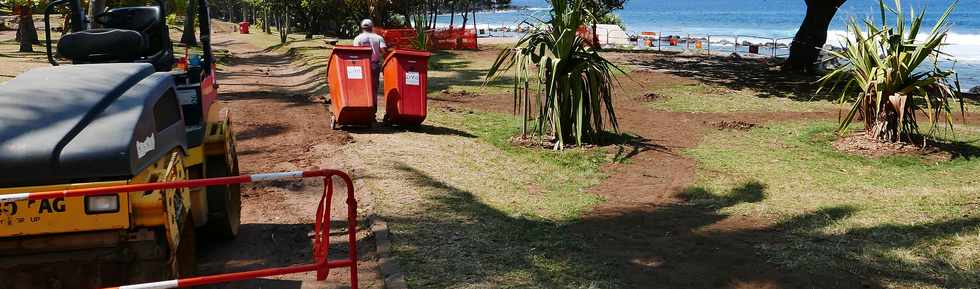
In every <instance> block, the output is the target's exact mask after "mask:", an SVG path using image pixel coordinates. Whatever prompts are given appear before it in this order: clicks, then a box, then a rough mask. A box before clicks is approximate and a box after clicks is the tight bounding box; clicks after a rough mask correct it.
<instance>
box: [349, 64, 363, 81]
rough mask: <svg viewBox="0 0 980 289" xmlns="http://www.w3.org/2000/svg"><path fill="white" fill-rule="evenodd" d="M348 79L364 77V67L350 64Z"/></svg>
mask: <svg viewBox="0 0 980 289" xmlns="http://www.w3.org/2000/svg"><path fill="white" fill-rule="evenodd" d="M347 79H364V69H361V67H360V66H348V67H347Z"/></svg>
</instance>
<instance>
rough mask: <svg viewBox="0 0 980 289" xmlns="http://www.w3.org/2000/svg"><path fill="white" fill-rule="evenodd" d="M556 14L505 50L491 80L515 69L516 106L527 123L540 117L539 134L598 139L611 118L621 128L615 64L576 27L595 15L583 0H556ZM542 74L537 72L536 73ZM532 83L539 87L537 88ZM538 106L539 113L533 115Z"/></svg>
mask: <svg viewBox="0 0 980 289" xmlns="http://www.w3.org/2000/svg"><path fill="white" fill-rule="evenodd" d="M551 4H552V15H551V19H549V20H547V21H543V20H537V21H536V22H538V23H539V24H541V25H531V26H532V27H533V28H532V29H531V31H530V32H528V33H527V34H525V35H524V36H523V37H522V38H521V39H520V40H519V41H518V42H517V43H516V44H515V45H514V46H513V47H511V48H507V49H504V50H502V51H500V54H499V55H498V56H497V59H496V61H494V63H493V66H491V67H490V71H489V72H488V73H487V78H486V79H487V82H489V81H492V80H493V79H495V78H496V77H499V76H501V75H503V74H504V73H505V72H507V71H511V70H513V72H514V106H515V109H517V108H518V106H519V107H520V110H521V111H523V112H524V128H523V131H522V133H524V134H525V136H526V134H527V126H528V123H529V122H531V119H532V118H536V119H537V126H536V129H535V131H534V133H535V134H537V135H539V136H541V135H548V136H554V138H555V139H554V140H555V148H558V149H560V148H563V147H564V146H565V145H566V144H576V145H581V144H583V143H585V142H588V141H591V140H595V139H596V137H598V136H599V134H600V133H602V132H603V131H604V130H605V122H606V121H607V120H608V123H609V124H610V125H611V128H612V129H613V130H614V131H618V129H619V126H618V124H617V122H616V113H615V110H614V109H613V102H612V88H613V87H612V85H613V81H614V80H615V79H614V78H613V70H614V69H615V70H619V68H617V67H616V66H615V65H613V64H612V63H611V62H609V61H608V60H606V59H605V58H603V57H602V56H601V55H599V53H598V51H596V50H594V49H592V48H590V47H588V46H587V45H585V39H584V38H582V37H581V36H580V35H579V34H577V33H576V32H577V31H578V29H579V27H582V26H583V25H585V24H588V22H587V21H589V20H591V18H590V17H591V15H593V14H592V13H590V12H589V11H588V9H587V6H586V5H584V4H585V1H583V0H553V1H551ZM535 74H536V77H534V76H535ZM532 84H535V85H533V86H534V87H535V88H536V90H537V91H535V92H532V91H531V88H532ZM532 107H535V108H537V115H536V116H533V117H532V116H531V115H529V113H530V112H529V111H530V110H531V108H532Z"/></svg>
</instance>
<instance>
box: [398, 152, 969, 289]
mask: <svg viewBox="0 0 980 289" xmlns="http://www.w3.org/2000/svg"><path fill="white" fill-rule="evenodd" d="M397 169H398V170H400V171H402V172H404V173H407V174H408V175H410V176H411V177H409V179H410V180H411V181H413V182H414V183H415V185H416V186H417V187H419V188H421V189H422V190H421V191H431V192H435V193H431V194H428V195H423V198H424V199H425V200H424V201H423V202H422V203H421V206H420V207H419V208H417V209H414V213H408V214H399V215H393V216H385V218H386V219H388V220H390V222H389V226H391V227H393V228H395V229H393V230H394V231H395V233H396V235H395V238H396V239H395V240H396V248H398V249H396V252H397V256H398V258H399V263H400V264H402V266H403V268H407V270H408V271H407V276H408V278H409V281H410V283H411V284H412V285H413V286H416V287H419V288H458V287H465V286H475V285H479V286H487V287H496V286H503V284H507V285H509V286H517V287H544V288H568V287H593V288H883V287H884V284H883V283H880V282H882V281H881V280H883V279H886V278H887V279H889V280H899V281H914V282H925V283H927V284H933V285H938V286H949V285H959V286H964V285H967V287H969V285H968V283H962V282H961V283H956V282H957V281H955V280H942V279H939V278H936V277H935V276H929V275H928V273H926V272H911V271H910V272H890V271H886V270H880V269H881V267H880V265H879V264H880V263H892V264H895V263H897V262H899V261H897V260H895V259H894V258H893V257H889V256H888V255H886V254H880V255H874V258H870V259H866V260H865V259H860V260H855V258H847V256H834V257H835V258H836V259H835V260H840V259H841V258H843V260H846V261H842V262H847V263H848V266H846V267H847V268H856V269H855V270H854V271H850V270H849V271H843V270H842V269H841V267H838V266H833V265H830V264H810V265H814V266H813V267H787V266H781V265H777V264H774V263H773V262H774V260H772V259H771V258H770V257H769V256H768V255H765V254H764V253H763V252H762V251H763V249H761V248H762V247H777V248H783V249H781V250H784V251H785V252H781V253H785V254H787V255H788V256H789V257H790V258H800V257H805V256H808V255H811V254H815V253H817V254H819V253H821V252H819V251H818V252H812V251H805V250H799V249H794V248H786V247H787V246H782V247H780V246H779V245H778V244H780V243H784V242H786V241H785V239H787V238H789V237H799V236H803V237H805V238H819V239H820V240H824V241H820V242H826V243H827V244H846V245H848V246H850V247H848V248H847V249H849V250H854V251H857V252H860V251H861V250H865V249H870V248H871V247H880V248H883V249H886V250H890V249H902V248H909V247H911V246H913V245H915V244H917V243H918V242H924V241H928V240H935V239H939V238H943V237H947V236H951V235H955V234H959V233H963V232H966V231H969V230H971V229H973V228H976V226H978V225H980V219H978V218H973V219H961V220H950V221H943V222H935V223H929V224H921V225H900V226H898V225H879V226H875V227H869V228H859V229H852V230H850V231H849V232H848V233H846V234H843V235H830V234H826V233H823V232H822V231H821V230H822V229H823V228H825V227H827V226H829V225H831V224H833V223H835V222H837V221H840V220H843V219H846V218H848V217H850V216H851V215H853V214H855V213H856V212H857V211H858V209H857V208H853V207H847V206H839V207H830V208H823V209H820V210H817V211H814V212H809V213H804V214H801V215H799V216H797V217H794V218H792V219H790V220H787V221H785V222H780V223H777V224H766V223H759V222H758V221H757V220H754V219H751V218H748V217H743V216H740V215H734V216H733V215H729V214H727V213H724V212H723V211H722V209H725V208H729V207H732V206H735V205H738V204H742V203H754V202H760V201H762V200H764V199H765V198H766V186H765V184H762V183H759V182H746V183H743V184H741V185H739V186H737V187H736V188H734V189H732V190H731V191H728V192H723V193H718V192H712V191H710V190H707V189H705V188H697V187H694V188H689V189H686V190H684V191H681V192H678V193H677V196H679V197H680V199H681V200H682V201H681V202H677V203H669V204H663V205H636V206H631V207H625V208H624V207H602V206H600V208H599V209H597V210H596V211H595V212H593V213H591V214H589V215H587V216H586V217H584V218H581V219H578V220H573V221H571V222H562V221H552V220H546V219H540V218H536V217H534V216H526V215H520V214H515V213H509V212H505V211H501V210H498V209H496V208H494V207H491V206H489V205H487V204H486V203H484V201H483V200H482V199H481V197H478V196H477V195H475V194H473V193H472V192H468V191H465V190H462V189H460V188H457V187H455V186H453V185H451V184H448V183H445V182H442V181H440V180H437V179H434V178H433V177H431V176H429V175H427V174H425V173H424V172H422V171H420V170H418V169H416V168H413V167H410V166H407V165H401V166H399V167H397ZM882 235H887V236H899V235H901V237H899V239H898V240H900V241H892V240H878V239H877V238H880V237H876V236H882ZM774 244H777V245H774ZM847 252H852V251H847ZM883 252H884V251H883ZM941 261H942V260H941V259H940V258H939V257H936V259H934V260H930V261H929V262H941ZM823 265H826V266H823ZM814 268H816V269H814ZM501 276H525V278H526V279H527V280H521V279H519V278H518V279H507V278H504V279H506V280H503V281H501V280H502V279H501V278H502V277H501ZM582 280H590V281H591V282H592V283H587V284H582V283H579V282H582ZM497 282H505V283H502V284H499V283H497ZM506 282H518V283H517V284H516V285H515V283H506Z"/></svg>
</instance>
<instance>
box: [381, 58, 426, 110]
mask: <svg viewBox="0 0 980 289" xmlns="http://www.w3.org/2000/svg"><path fill="white" fill-rule="evenodd" d="M431 55H432V54H431V53H428V52H424V51H416V50H405V49H398V50H395V51H393V52H392V53H390V54H388V57H387V58H385V62H384V80H385V86H384V87H385V90H384V91H385V117H384V120H385V122H386V123H391V124H396V125H403V126H414V125H420V124H422V122H423V121H425V117H426V114H427V106H426V101H427V95H426V94H427V90H428V82H429V81H428V73H429V56H431Z"/></svg>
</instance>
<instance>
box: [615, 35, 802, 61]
mask: <svg viewBox="0 0 980 289" xmlns="http://www.w3.org/2000/svg"><path fill="white" fill-rule="evenodd" d="M633 35H634V38H636V39H637V43H636V46H637V47H638V48H641V49H653V48H656V49H657V50H658V51H664V50H671V48H672V47H673V50H675V51H676V50H677V49H680V50H683V51H688V50H695V51H702V52H704V53H705V54H708V55H711V54H712V52H724V51H729V50H730V51H731V53H748V54H755V55H763V56H767V57H770V58H779V57H785V56H787V55H788V52H780V49H786V50H788V49H789V46H790V45H792V43H785V41H786V40H792V39H793V38H792V37H783V38H778V37H763V36H754V35H740V34H702V35H697V34H690V33H688V34H686V35H687V36H686V37H684V36H681V35H684V33H682V32H677V31H673V32H641V33H639V34H633ZM729 39H730V40H731V41H728V40H729ZM747 39H749V40H759V41H751V42H749V43H750V45H743V43H742V42H741V41H746V40H747ZM702 40H703V41H702ZM653 42H656V44H655V45H654V43H653ZM663 42H667V43H669V44H662V43H663ZM682 42H683V43H682ZM719 45H720V46H721V47H719ZM729 46H730V49H728V47H729ZM722 47H724V48H722ZM742 47H747V48H746V49H747V51H742V50H740V48H742Z"/></svg>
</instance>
